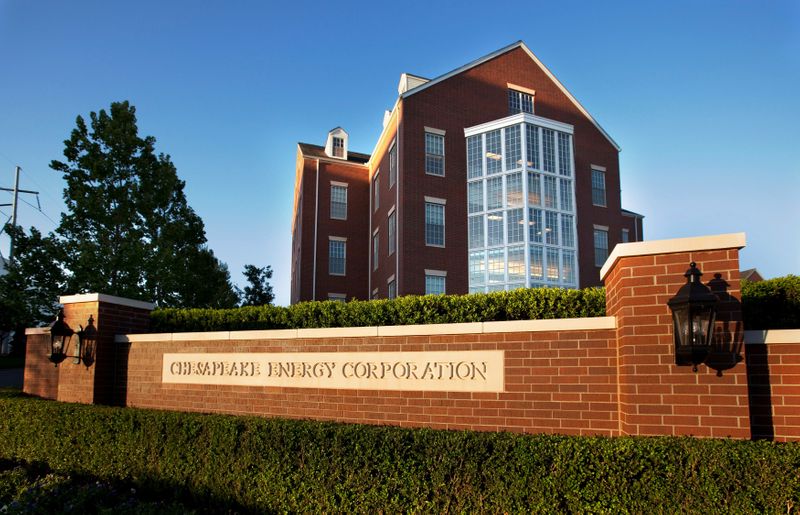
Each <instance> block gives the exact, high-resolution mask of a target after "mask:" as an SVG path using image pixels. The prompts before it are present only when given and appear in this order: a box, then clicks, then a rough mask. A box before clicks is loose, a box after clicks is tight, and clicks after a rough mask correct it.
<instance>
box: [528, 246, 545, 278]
mask: <svg viewBox="0 0 800 515" xmlns="http://www.w3.org/2000/svg"><path fill="white" fill-rule="evenodd" d="M530 260H531V267H530V275H531V280H533V281H541V280H543V279H544V266H543V263H542V260H543V258H542V247H538V246H533V245H531V248H530Z"/></svg>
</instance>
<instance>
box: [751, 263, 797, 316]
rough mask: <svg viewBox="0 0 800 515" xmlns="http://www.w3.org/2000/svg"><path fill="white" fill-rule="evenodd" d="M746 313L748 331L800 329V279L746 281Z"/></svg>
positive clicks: (792, 277)
mask: <svg viewBox="0 0 800 515" xmlns="http://www.w3.org/2000/svg"><path fill="white" fill-rule="evenodd" d="M742 311H743V316H744V326H745V328H746V329H798V328H800V276H796V275H787V276H785V277H777V278H775V279H769V280H767V281H759V282H750V281H742Z"/></svg>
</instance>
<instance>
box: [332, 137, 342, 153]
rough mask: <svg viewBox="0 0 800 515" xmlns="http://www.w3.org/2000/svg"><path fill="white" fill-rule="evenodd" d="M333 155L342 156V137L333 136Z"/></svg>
mask: <svg viewBox="0 0 800 515" xmlns="http://www.w3.org/2000/svg"><path fill="white" fill-rule="evenodd" d="M333 157H344V138H337V137H336V136H334V137H333Z"/></svg>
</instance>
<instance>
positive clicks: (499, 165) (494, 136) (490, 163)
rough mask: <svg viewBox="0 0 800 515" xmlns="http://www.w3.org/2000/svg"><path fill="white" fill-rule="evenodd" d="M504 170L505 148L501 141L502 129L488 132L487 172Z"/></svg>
mask: <svg viewBox="0 0 800 515" xmlns="http://www.w3.org/2000/svg"><path fill="white" fill-rule="evenodd" d="M502 171H503V149H502V146H501V143H500V129H498V130H496V131H491V132H487V133H486V173H487V174H489V175H491V174H493V173H500V172H502Z"/></svg>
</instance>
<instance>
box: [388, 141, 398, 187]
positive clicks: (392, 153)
mask: <svg viewBox="0 0 800 515" xmlns="http://www.w3.org/2000/svg"><path fill="white" fill-rule="evenodd" d="M395 181H397V145H394V144H393V145H392V148H390V149H389V188H391V187H392V186H394V183H395Z"/></svg>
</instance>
